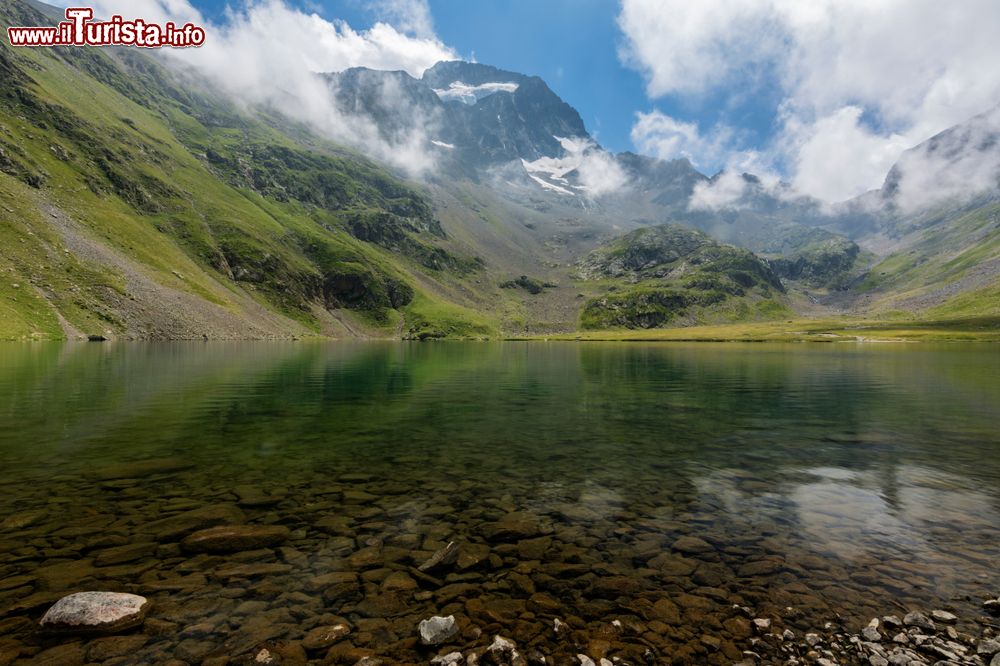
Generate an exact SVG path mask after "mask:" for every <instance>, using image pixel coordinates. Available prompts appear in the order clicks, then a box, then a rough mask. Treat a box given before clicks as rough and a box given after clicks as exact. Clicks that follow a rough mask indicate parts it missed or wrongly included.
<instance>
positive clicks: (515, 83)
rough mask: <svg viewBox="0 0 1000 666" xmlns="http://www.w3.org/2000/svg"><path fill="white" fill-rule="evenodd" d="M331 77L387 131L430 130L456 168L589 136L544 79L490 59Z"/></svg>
mask: <svg viewBox="0 0 1000 666" xmlns="http://www.w3.org/2000/svg"><path fill="white" fill-rule="evenodd" d="M325 77H326V79H327V82H328V84H329V85H330V88H331V91H332V93H333V94H334V95H335V97H336V99H337V103H338V105H339V106H340V107H341V108H342V109H344V110H346V111H348V112H351V113H354V114H363V115H365V116H367V117H371V118H373V119H374V120H375V122H376V123H377V124H378V126H379V129H380V130H381V131H382V133H383V136H385V137H387V138H392V137H394V136H396V135H398V134H399V133H400V131H402V130H405V129H406V128H412V127H419V128H420V129H426V131H427V133H428V138H429V140H430V141H431V142H432V144H433V145H435V146H437V147H438V148H439V149H440V150H439V152H440V155H439V158H440V159H441V160H442V162H444V164H445V167H446V168H448V167H450V169H451V170H452V171H454V172H465V173H467V172H468V170H469V169H470V168H472V169H482V168H488V167H490V166H495V165H498V164H505V163H507V162H510V161H512V160H518V159H527V160H535V159H538V158H541V157H545V156H552V155H556V154H558V153H559V152H560V151H561V150H562V148H561V144H560V142H559V138H558V137H587V136H588V135H587V130H586V128H585V127H584V125H583V121H582V120H581V119H580V115H579V114H578V113H577V112H576V110H575V109H574V108H573V107H571V106H570V105H568V104H566V103H565V102H564V101H562V100H561V99H559V97H558V96H557V95H556V94H555V93H553V92H552V90H551V89H549V87H548V86H547V85H546V84H545V82H544V81H542V79H540V78H538V77H537V76H524V75H523V74H515V73H514V72H507V71H504V70H500V69H497V68H495V67H490V66H488V65H480V64H476V63H469V62H461V61H455V62H440V63H438V64H436V65H434V66H433V67H431V68H430V69H428V70H427V71H426V72H424V75H423V77H422V78H421V79H415V78H413V77H412V76H410V75H409V74H407V73H406V72H385V71H378V70H371V69H366V68H353V69H348V70H346V71H344V72H340V73H330V74H326V75H325ZM415 121H416V122H415Z"/></svg>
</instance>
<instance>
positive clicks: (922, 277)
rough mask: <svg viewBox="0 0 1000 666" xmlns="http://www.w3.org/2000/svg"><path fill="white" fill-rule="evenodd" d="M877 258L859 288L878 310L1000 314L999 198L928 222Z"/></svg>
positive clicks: (953, 315) (946, 314) (872, 308)
mask: <svg viewBox="0 0 1000 666" xmlns="http://www.w3.org/2000/svg"><path fill="white" fill-rule="evenodd" d="M901 244H902V246H903V249H900V250H898V251H896V252H894V253H893V254H890V255H889V256H888V257H886V258H885V259H883V260H882V261H881V262H880V263H878V264H877V265H876V266H875V267H874V268H873V269H872V270H871V271H870V273H869V274H868V276H867V278H866V279H865V280H864V282H863V283H862V284H861V285H860V286H859V288H858V291H859V293H860V294H861V295H862V296H863V298H864V302H865V304H866V308H867V309H868V310H869V311H870V312H872V313H875V314H899V313H907V314H909V315H911V316H913V315H914V314H916V315H919V316H921V317H924V318H929V319H938V318H956V317H988V316H994V315H997V314H1000V203H987V204H985V205H982V206H979V207H976V208H974V209H972V210H967V211H963V212H961V213H958V214H955V213H951V214H948V215H945V216H943V219H939V220H938V221H937V222H936V223H934V224H928V225H924V226H923V228H918V229H917V230H916V231H914V232H912V233H911V234H910V235H909V236H908V237H907V238H906V239H904V240H903V242H902V243H901Z"/></svg>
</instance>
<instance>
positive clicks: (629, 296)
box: [579, 224, 791, 328]
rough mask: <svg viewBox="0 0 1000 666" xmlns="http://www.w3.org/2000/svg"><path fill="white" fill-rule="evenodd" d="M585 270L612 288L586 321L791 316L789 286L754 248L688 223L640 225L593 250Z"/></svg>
mask: <svg viewBox="0 0 1000 666" xmlns="http://www.w3.org/2000/svg"><path fill="white" fill-rule="evenodd" d="M579 274H580V277H581V278H582V279H584V280H587V281H595V282H599V283H601V284H602V286H603V287H604V288H605V289H604V291H605V293H604V294H602V295H600V296H597V297H594V298H592V299H590V300H589V301H587V303H586V304H585V305H584V308H583V314H582V324H583V327H584V328H611V327H624V328H658V327H662V326H664V325H667V324H672V325H677V324H678V323H681V322H683V323H685V324H695V323H698V324H704V323H715V322H718V321H746V320H754V319H773V318H775V317H776V316H789V315H790V314H791V310H789V309H788V307H787V299H786V298H785V296H784V293H785V288H784V286H783V285H782V284H781V281H780V279H779V278H778V276H777V275H776V274H775V273H774V271H772V270H771V267H770V266H769V265H768V263H767V262H766V261H764V260H762V259H760V258H759V257H757V256H755V255H754V254H753V253H752V252H750V251H749V250H744V249H739V248H736V247H733V246H731V245H723V244H721V243H718V242H716V241H714V240H712V239H711V238H709V237H708V236H706V235H705V234H703V233H701V232H698V231H695V230H693V229H690V228H688V227H683V226H680V225H673V224H668V225H659V226H655V227H646V228H643V229H638V230H636V231H633V232H631V233H629V234H626V235H624V236H622V237H621V238H618V239H616V240H614V241H612V242H610V243H606V244H604V245H602V246H601V247H599V248H597V249H595V250H594V251H593V252H591V253H590V254H588V255H587V256H586V257H585V258H584V259H583V260H581V262H580V264H579Z"/></svg>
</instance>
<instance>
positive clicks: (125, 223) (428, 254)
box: [0, 2, 495, 339]
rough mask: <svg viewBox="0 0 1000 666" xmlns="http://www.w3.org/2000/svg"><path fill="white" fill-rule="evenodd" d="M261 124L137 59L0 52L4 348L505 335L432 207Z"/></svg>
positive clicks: (16, 6)
mask: <svg viewBox="0 0 1000 666" xmlns="http://www.w3.org/2000/svg"><path fill="white" fill-rule="evenodd" d="M0 20H3V22H5V23H7V24H27V25H30V24H43V23H44V22H45V21H46V19H44V18H43V17H41V16H39V15H37V14H36V13H35V12H34V10H32V9H30V8H29V7H27V6H25V5H23V4H21V3H19V2H14V3H5V4H4V5H3V7H2V8H0ZM265 120H267V119H260V118H254V117H250V116H248V115H246V114H243V113H240V112H238V111H237V110H236V109H235V108H233V107H231V106H230V105H228V104H227V103H226V102H225V101H223V100H220V99H218V98H214V97H212V96H211V95H210V94H208V93H206V92H204V91H201V92H199V91H197V90H196V89H192V88H191V87H190V86H182V85H180V84H178V83H177V82H176V80H175V78H174V76H173V75H172V74H171V73H170V72H168V71H167V70H166V69H164V68H162V67H160V66H159V65H158V64H156V62H155V61H154V60H153V59H152V58H150V57H148V56H146V55H145V54H141V53H137V52H135V51H132V50H118V51H113V52H112V51H107V50H98V49H24V50H17V51H15V50H13V49H11V48H9V47H8V46H6V45H5V44H4V45H2V46H0V202H2V203H0V206H2V208H0V214H2V216H3V220H4V224H3V225H0V247H2V248H3V249H2V250H0V259H2V262H3V264H2V266H0V268H2V271H3V273H4V279H3V283H2V285H0V299H2V300H0V312H3V313H4V316H3V317H2V318H0V338H8V339H10V338H15V339H17V338H43V337H44V338H51V337H61V336H64V335H75V334H80V333H86V334H98V335H105V336H123V337H153V338H156V337H163V338H168V337H169V338H190V337H271V336H280V337H289V336H299V335H309V334H324V335H347V334H365V333H367V334H376V335H402V336H406V335H408V334H413V335H415V336H426V335H434V336H437V335H445V334H448V335H457V336H462V335H476V336H480V335H487V334H490V333H492V332H493V331H494V330H495V327H494V324H493V322H492V321H489V320H488V319H486V318H484V317H482V316H480V315H478V314H476V313H475V312H474V311H473V309H470V307H469V306H470V305H471V306H473V308H474V307H475V303H474V302H472V301H470V299H469V298H468V297H467V296H466V294H465V293H464V292H463V290H462V289H461V288H460V287H461V284H462V283H463V281H467V280H468V279H470V277H471V276H474V275H476V274H477V273H479V272H481V271H482V268H483V265H482V261H481V260H480V259H479V258H477V257H475V256H473V255H471V254H468V253H463V251H462V250H458V251H456V250H455V249H454V248H453V247H451V246H452V243H451V242H450V240H449V238H448V237H447V234H446V233H445V232H444V231H443V230H442V228H441V226H440V224H439V223H438V222H437V221H436V220H435V218H434V215H433V213H432V209H431V205H430V203H429V201H428V199H427V198H426V196H425V195H424V194H422V193H421V192H419V191H418V190H416V189H414V187H413V186H411V185H408V184H406V183H404V182H403V181H401V180H400V179H398V178H397V177H395V176H393V175H392V174H390V173H388V172H387V171H385V170H384V169H383V168H381V167H379V166H378V165H376V164H374V163H372V162H370V161H368V160H365V159H364V158H362V157H360V156H358V155H356V154H353V153H350V152H349V151H345V150H343V149H340V148H338V147H336V146H334V145H331V144H328V143H326V142H323V141H321V140H319V139H317V138H316V137H313V136H310V135H309V134H308V132H306V131H305V130H304V129H302V128H295V127H292V126H290V125H289V124H287V123H285V122H284V121H282V120H281V119H271V121H272V122H265ZM292 137H304V138H305V140H301V139H293V138H292ZM466 291H467V290H466ZM411 313H412V319H413V320H414V323H413V325H412V327H411V326H410V325H409V324H408V315H410V314H411ZM438 316H440V317H441V318H440V320H439V319H438V318H437V317H438ZM439 324H440V326H439ZM411 329H412V330H411Z"/></svg>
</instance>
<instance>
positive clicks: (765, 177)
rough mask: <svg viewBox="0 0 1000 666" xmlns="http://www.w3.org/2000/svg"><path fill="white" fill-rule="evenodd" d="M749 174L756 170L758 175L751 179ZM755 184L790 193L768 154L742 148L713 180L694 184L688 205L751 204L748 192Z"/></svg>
mask: <svg viewBox="0 0 1000 666" xmlns="http://www.w3.org/2000/svg"><path fill="white" fill-rule="evenodd" d="M745 174H752V175H753V176H754V179H753V180H752V181H751V180H748V179H747V178H746V177H745ZM751 187H754V188H757V189H759V190H761V191H762V192H764V193H766V194H769V195H771V196H774V197H778V198H786V197H788V196H789V194H788V192H787V191H786V190H785V188H784V187H783V184H782V182H781V177H780V176H779V175H778V172H777V170H776V169H775V167H774V164H773V163H772V162H771V161H770V158H769V157H768V156H766V155H764V154H762V153H758V152H756V151H740V152H735V153H732V154H731V155H730V156H729V158H728V159H727V161H726V165H725V167H724V168H723V169H722V171H720V172H719V173H718V174H716V175H715V176H714V177H713V178H712V179H711V180H707V181H702V182H700V183H697V184H696V185H695V186H694V191H693V192H692V193H691V198H690V200H689V201H688V208H689V209H691V210H719V209H729V210H738V209H740V208H744V207H747V206H749V205H751V201H750V199H749V198H748V196H747V195H748V194H749V193H750V188H751Z"/></svg>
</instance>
